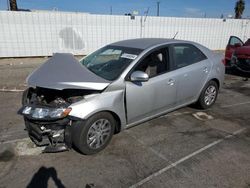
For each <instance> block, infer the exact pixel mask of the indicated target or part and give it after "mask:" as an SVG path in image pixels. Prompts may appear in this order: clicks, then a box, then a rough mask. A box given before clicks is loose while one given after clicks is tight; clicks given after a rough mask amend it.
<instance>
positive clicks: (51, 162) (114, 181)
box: [0, 58, 250, 188]
mask: <svg viewBox="0 0 250 188" xmlns="http://www.w3.org/2000/svg"><path fill="white" fill-rule="evenodd" d="M43 61H44V58H36V59H27V58H25V59H24V58H21V59H2V60H0V79H1V83H0V88H7V90H13V89H14V90H15V89H16V90H17V89H20V90H21V89H24V88H25V87H26V86H25V82H24V80H25V77H26V76H27V75H28V73H29V72H31V71H32V70H33V69H34V68H35V67H37V66H38V65H39V64H41V62H43ZM21 95H22V93H21V92H18V91H14V92H6V91H1V92H0V101H1V103H0V120H1V123H0V142H1V144H0V169H1V170H0V187H1V188H2V187H86V188H89V187H157V188H158V187H228V188H229V187H230V188H231V187H242V188H250V82H249V81H243V80H242V78H240V77H236V76H229V75H227V76H226V80H225V84H224V86H223V88H222V89H221V92H220V95H219V96H218V99H217V102H216V104H215V105H214V106H213V107H212V108H211V109H209V110H205V111H199V110H197V109H194V108H192V107H185V108H182V109H180V110H177V111H175V112H172V113H169V114H167V115H165V116H162V117H159V118H156V119H153V120H151V121H149V122H146V123H143V124H140V125H138V126H136V127H133V128H130V129H128V130H126V131H124V132H121V133H120V134H117V135H115V136H114V137H113V139H112V141H111V143H110V144H109V146H108V147H107V148H106V149H105V150H104V151H102V152H100V153H98V154H96V155H92V156H85V155H81V154H79V153H78V152H76V151H75V150H71V151H68V152H63V153H55V154H41V149H40V148H36V147H34V145H33V144H32V143H31V142H30V141H29V139H27V134H26V132H25V131H24V123H23V120H22V117H20V116H18V115H17V114H16V112H17V110H18V108H19V107H20V106H21V104H20V101H21Z"/></svg>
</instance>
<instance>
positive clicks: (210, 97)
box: [197, 80, 219, 109]
mask: <svg viewBox="0 0 250 188" xmlns="http://www.w3.org/2000/svg"><path fill="white" fill-rule="evenodd" d="M218 90H219V89H218V84H217V83H216V82H215V81H213V80H211V81H209V82H208V83H207V84H206V85H205V87H204V88H203V90H202V92H201V95H200V97H199V99H198V101H197V104H198V106H199V107H200V108H201V109H207V108H210V107H211V106H213V104H214V103H215V101H216V99H217V96H218Z"/></svg>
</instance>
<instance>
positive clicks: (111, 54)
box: [80, 46, 142, 81]
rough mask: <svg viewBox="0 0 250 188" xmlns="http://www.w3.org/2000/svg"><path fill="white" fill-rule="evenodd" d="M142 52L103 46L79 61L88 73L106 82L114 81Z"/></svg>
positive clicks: (133, 49)
mask: <svg viewBox="0 0 250 188" xmlns="http://www.w3.org/2000/svg"><path fill="white" fill-rule="evenodd" d="M141 52H142V50H141V49H136V48H128V47H120V46H105V47H103V48H101V49H99V50H97V51H95V52H94V53H92V54H90V55H88V56H87V57H86V58H84V59H83V60H81V61H80V63H82V64H83V65H84V66H86V67H87V68H88V69H89V70H90V71H92V72H93V73H95V74H97V75H98V76H100V77H102V78H104V79H106V80H111V81H113V80H115V79H117V78H118V77H119V76H120V75H121V73H122V72H123V71H124V70H125V69H126V68H127V67H128V65H129V64H130V63H131V62H132V61H133V60H134V59H136V57H137V56H138V55H139V54H140V53H141Z"/></svg>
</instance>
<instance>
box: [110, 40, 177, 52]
mask: <svg viewBox="0 0 250 188" xmlns="http://www.w3.org/2000/svg"><path fill="white" fill-rule="evenodd" d="M177 41H179V40H176V39H166V38H138V39H129V40H123V41H119V42H115V43H112V44H110V45H112V46H124V47H131V48H138V49H143V50H145V49H147V48H150V47H153V46H155V45H159V44H165V43H172V42H177Z"/></svg>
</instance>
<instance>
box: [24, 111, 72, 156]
mask: <svg viewBox="0 0 250 188" xmlns="http://www.w3.org/2000/svg"><path fill="white" fill-rule="evenodd" d="M24 121H25V127H26V130H27V131H28V134H29V137H30V138H31V140H32V141H33V142H34V143H35V144H36V145H37V146H46V147H45V149H44V151H43V152H47V153H49V152H60V151H66V150H69V149H70V148H71V146H72V139H71V135H72V133H71V132H72V126H71V125H72V120H71V119H70V118H68V117H67V118H63V119H59V120H53V121H44V120H43V121H39V120H34V119H28V118H27V117H25V116H24Z"/></svg>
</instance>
